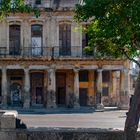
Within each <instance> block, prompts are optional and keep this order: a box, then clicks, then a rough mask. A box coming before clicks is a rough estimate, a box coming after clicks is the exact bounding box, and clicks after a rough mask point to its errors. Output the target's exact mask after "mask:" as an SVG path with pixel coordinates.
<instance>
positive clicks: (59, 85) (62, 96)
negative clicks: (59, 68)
mask: <svg viewBox="0 0 140 140" xmlns="http://www.w3.org/2000/svg"><path fill="white" fill-rule="evenodd" d="M56 103H57V105H58V106H59V105H60V106H64V105H66V73H64V72H57V73H56Z"/></svg>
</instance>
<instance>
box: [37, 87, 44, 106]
mask: <svg viewBox="0 0 140 140" xmlns="http://www.w3.org/2000/svg"><path fill="white" fill-rule="evenodd" d="M42 93H43V88H42V87H36V103H37V104H42V103H43V95H42Z"/></svg>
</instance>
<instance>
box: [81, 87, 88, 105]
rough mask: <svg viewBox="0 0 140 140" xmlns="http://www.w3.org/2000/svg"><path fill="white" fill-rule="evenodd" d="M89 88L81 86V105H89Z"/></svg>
mask: <svg viewBox="0 0 140 140" xmlns="http://www.w3.org/2000/svg"><path fill="white" fill-rule="evenodd" d="M87 93H88V89H87V88H80V95H79V102H80V106H87V97H88V96H87Z"/></svg>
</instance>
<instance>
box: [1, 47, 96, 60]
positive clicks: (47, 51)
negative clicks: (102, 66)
mask: <svg viewBox="0 0 140 140" xmlns="http://www.w3.org/2000/svg"><path fill="white" fill-rule="evenodd" d="M12 56H13V57H14V56H16V57H18V56H20V57H52V58H58V57H64V58H65V57H71V58H75V57H76V58H81V57H94V55H93V53H90V54H87V53H83V50H82V47H80V46H71V47H69V48H63V47H61V46H54V47H24V48H23V49H15V48H11V49H7V48H6V47H0V57H12Z"/></svg>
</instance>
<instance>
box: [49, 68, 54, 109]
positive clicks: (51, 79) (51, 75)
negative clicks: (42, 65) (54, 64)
mask: <svg viewBox="0 0 140 140" xmlns="http://www.w3.org/2000/svg"><path fill="white" fill-rule="evenodd" d="M47 108H56V77H55V69H54V68H50V69H49V70H48V93H47Z"/></svg>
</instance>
